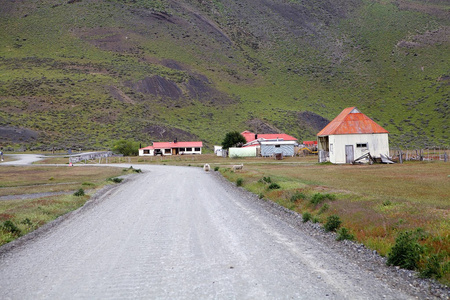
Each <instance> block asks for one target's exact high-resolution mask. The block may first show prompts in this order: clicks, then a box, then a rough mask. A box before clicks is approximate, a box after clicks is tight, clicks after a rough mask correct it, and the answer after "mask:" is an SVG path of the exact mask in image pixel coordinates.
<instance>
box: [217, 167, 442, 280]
mask: <svg viewBox="0 0 450 300" xmlns="http://www.w3.org/2000/svg"><path fill="white" fill-rule="evenodd" d="M244 165H245V167H244V170H243V171H241V172H233V171H232V170H231V168H229V167H224V168H221V169H220V171H221V173H222V174H223V175H224V176H225V177H226V178H228V179H229V180H230V181H232V182H238V181H239V184H240V185H242V186H243V187H244V188H245V189H248V190H249V191H251V192H253V193H255V194H257V195H259V196H260V197H261V198H265V199H269V200H271V201H274V202H277V203H278V204H280V205H282V206H285V207H287V208H289V209H291V210H294V211H296V212H298V213H302V214H303V213H309V214H310V215H311V219H312V220H313V221H315V222H321V223H325V222H326V220H327V218H328V217H329V216H331V215H337V216H339V218H340V219H341V220H342V227H344V228H346V229H348V231H349V232H350V233H351V234H352V235H353V236H354V237H355V239H356V240H357V241H358V242H361V243H363V244H365V245H366V246H367V247H369V248H371V249H373V250H376V251H377V252H378V253H380V254H381V255H383V256H386V255H387V254H388V253H389V251H390V250H391V248H392V247H393V245H394V244H395V240H396V237H397V236H398V234H399V233H400V232H404V231H414V232H416V231H419V232H421V233H422V234H421V237H420V244H421V245H423V247H424V249H425V250H424V253H423V254H422V257H421V262H420V267H421V268H426V265H427V259H428V258H429V257H431V256H433V255H435V256H436V257H439V258H440V268H441V272H442V274H441V275H442V278H441V280H442V282H444V283H446V284H448V283H449V280H450V268H449V267H450V177H449V176H450V163H444V162H408V163H405V164H395V165H358V166H354V165H329V164H317V163H310V164H308V163H303V164H302V163H295V164H276V163H272V164H257V163H245V162H244ZM274 183H276V184H277V185H278V186H279V188H277V187H276V186H275V188H270V187H271V184H274Z"/></svg>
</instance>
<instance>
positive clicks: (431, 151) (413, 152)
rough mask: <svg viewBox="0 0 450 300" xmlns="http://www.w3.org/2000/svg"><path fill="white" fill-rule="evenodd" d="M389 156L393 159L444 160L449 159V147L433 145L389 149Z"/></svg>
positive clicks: (401, 160)
mask: <svg viewBox="0 0 450 300" xmlns="http://www.w3.org/2000/svg"><path fill="white" fill-rule="evenodd" d="M389 154H390V157H391V158H392V160H394V161H398V162H400V163H401V162H403V161H411V160H416V161H432V160H437V161H444V162H448V161H449V160H450V149H449V148H446V147H442V148H441V147H433V148H425V149H400V148H397V149H391V150H390V151H389Z"/></svg>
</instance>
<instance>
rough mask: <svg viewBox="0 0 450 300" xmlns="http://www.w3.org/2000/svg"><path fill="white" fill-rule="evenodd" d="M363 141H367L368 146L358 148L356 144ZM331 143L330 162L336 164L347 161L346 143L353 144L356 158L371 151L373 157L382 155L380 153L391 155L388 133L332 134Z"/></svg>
mask: <svg viewBox="0 0 450 300" xmlns="http://www.w3.org/2000/svg"><path fill="white" fill-rule="evenodd" d="M361 143H367V146H368V148H367V149H364V148H363V149H361V148H357V147H356V144H361ZM329 145H330V162H332V163H334V164H345V163H346V162H345V146H346V145H353V151H354V159H356V158H358V157H360V156H361V155H363V154H365V153H367V152H370V154H371V155H372V156H373V157H380V154H385V155H389V138H388V134H387V133H376V134H341V135H330V136H329ZM331 145H332V146H331Z"/></svg>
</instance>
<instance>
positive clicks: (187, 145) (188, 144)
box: [141, 142, 203, 149]
mask: <svg viewBox="0 0 450 300" xmlns="http://www.w3.org/2000/svg"><path fill="white" fill-rule="evenodd" d="M201 147H203V142H176V143H175V142H154V143H153V146H147V147H145V148H141V149H168V148H201Z"/></svg>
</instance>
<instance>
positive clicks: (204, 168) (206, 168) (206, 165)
mask: <svg viewBox="0 0 450 300" xmlns="http://www.w3.org/2000/svg"><path fill="white" fill-rule="evenodd" d="M210 169H211V168H210V166H209V165H208V164H205V165H204V166H203V170H204V171H206V172H208V171H209V170H210Z"/></svg>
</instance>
